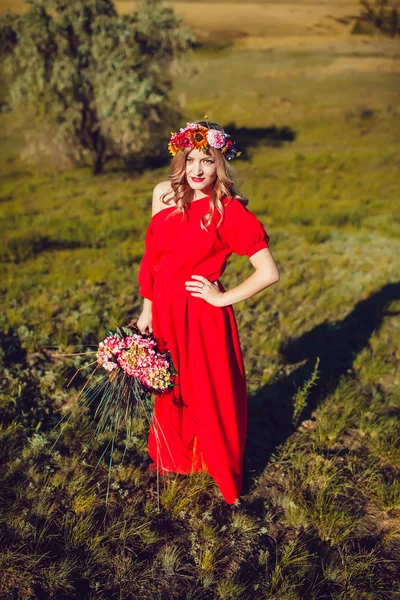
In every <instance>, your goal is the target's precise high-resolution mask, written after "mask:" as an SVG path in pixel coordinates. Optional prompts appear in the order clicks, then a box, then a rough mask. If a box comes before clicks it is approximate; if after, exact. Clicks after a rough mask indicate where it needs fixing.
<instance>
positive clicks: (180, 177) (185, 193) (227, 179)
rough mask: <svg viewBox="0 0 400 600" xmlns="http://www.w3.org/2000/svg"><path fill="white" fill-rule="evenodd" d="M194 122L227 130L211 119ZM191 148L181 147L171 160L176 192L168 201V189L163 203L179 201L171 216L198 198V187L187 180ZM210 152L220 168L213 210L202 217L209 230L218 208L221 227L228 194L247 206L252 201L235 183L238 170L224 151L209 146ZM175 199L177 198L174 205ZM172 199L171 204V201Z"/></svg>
mask: <svg viewBox="0 0 400 600" xmlns="http://www.w3.org/2000/svg"><path fill="white" fill-rule="evenodd" d="M194 122H195V123H197V124H198V125H201V126H202V127H206V128H207V129H217V130H218V131H221V132H222V133H225V131H224V129H223V128H222V127H221V125H218V123H213V122H211V121H194ZM191 151H192V148H181V149H180V150H179V151H178V152H177V153H176V154H175V156H174V157H173V158H172V159H171V166H170V173H169V179H170V182H171V188H172V192H173V195H172V196H171V197H170V198H169V200H168V201H165V202H164V200H166V198H167V196H169V195H170V194H171V190H168V191H167V192H165V193H164V194H162V195H161V202H162V203H163V204H165V205H166V206H171V205H172V206H174V204H176V209H175V210H174V211H172V212H171V213H170V214H169V215H167V219H168V218H169V217H170V216H171V215H176V214H179V213H180V214H183V213H185V212H186V205H187V204H188V203H189V202H191V201H192V199H193V197H194V190H193V189H192V188H191V187H190V185H189V184H188V182H187V179H186V157H187V155H188V154H189V153H190V152H191ZM206 154H207V155H208V156H210V157H211V158H213V159H214V160H215V164H216V167H217V177H216V180H215V183H214V188H213V190H212V192H211V194H210V206H209V211H208V212H207V213H206V214H205V215H203V216H202V218H201V223H200V226H201V228H202V229H205V230H206V231H207V230H208V229H207V228H208V226H209V225H210V223H211V222H212V219H213V216H214V212H215V210H218V212H219V213H220V220H219V221H218V224H217V227H218V225H219V224H220V223H221V222H222V220H223V217H224V204H223V203H222V198H224V197H226V196H229V197H232V198H236V199H237V200H239V201H240V202H241V203H242V204H243V205H246V204H248V202H249V200H248V198H246V197H245V196H244V195H243V194H242V193H241V192H239V191H238V190H236V189H235V186H234V182H233V175H234V169H233V168H232V166H231V164H230V162H229V161H228V160H227V159H226V158H225V157H224V155H223V154H222V152H221V151H220V150H218V149H216V148H212V147H209V148H208V150H207V152H206ZM171 201H173V203H172V204H171ZM168 202H170V204H168Z"/></svg>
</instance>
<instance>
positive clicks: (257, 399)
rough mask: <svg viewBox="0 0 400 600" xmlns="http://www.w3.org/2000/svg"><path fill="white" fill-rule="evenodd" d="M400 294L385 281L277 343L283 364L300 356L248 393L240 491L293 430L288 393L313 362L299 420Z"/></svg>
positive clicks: (345, 369)
mask: <svg viewBox="0 0 400 600" xmlns="http://www.w3.org/2000/svg"><path fill="white" fill-rule="evenodd" d="M399 297H400V283H390V284H387V285H385V286H384V287H382V288H381V289H380V290H379V291H377V292H375V293H374V294H372V295H371V296H370V297H369V298H368V299H366V300H361V301H360V302H358V303H357V304H356V306H355V307H354V309H353V310H352V311H351V312H350V313H349V314H348V315H347V316H346V317H345V318H344V319H343V320H341V321H334V322H329V321H325V322H323V323H321V324H320V325H317V326H316V327H314V328H313V329H311V330H310V331H308V332H307V333H304V334H303V335H301V336H300V337H299V338H297V339H293V341H291V342H289V343H288V344H286V345H285V347H283V349H282V351H281V352H282V354H283V359H284V361H285V362H286V364H295V363H298V362H302V361H305V362H302V364H301V366H299V367H298V368H297V369H295V370H294V371H292V372H291V373H290V375H287V376H285V377H282V378H278V379H276V380H275V381H272V382H271V383H269V384H267V385H265V386H264V387H263V388H261V389H260V390H259V391H258V392H257V393H256V394H255V395H254V396H252V397H249V405H248V428H247V444H246V451H245V458H244V466H245V468H244V479H243V488H242V494H243V495H244V494H247V493H248V492H249V491H250V489H251V487H252V486H253V485H254V479H255V478H256V477H259V476H260V475H261V474H262V472H263V471H264V469H265V468H266V466H267V464H268V461H269V459H270V457H271V454H273V453H274V452H275V451H276V449H277V447H278V446H279V445H280V444H282V443H283V442H284V441H285V440H286V439H287V438H288V437H289V436H290V435H291V434H292V433H293V431H294V430H295V427H294V426H293V423H292V417H293V396H294V394H295V392H296V391H297V389H298V388H299V387H301V386H302V385H303V383H304V382H305V381H306V380H308V379H309V378H310V377H311V375H312V373H313V371H314V367H315V365H316V363H317V362H318V361H317V358H318V357H319V359H320V362H319V365H318V371H319V372H318V379H317V382H316V385H314V386H313V387H311V388H310V392H309V395H308V398H307V406H306V408H305V409H304V411H303V412H302V413H301V417H300V420H303V419H308V418H310V416H311V413H312V412H313V410H314V409H315V408H316V407H317V406H318V405H319V404H321V403H322V402H323V401H324V399H325V398H326V397H327V396H328V395H329V394H331V393H332V392H333V391H334V390H335V388H336V387H337V384H338V382H339V379H340V377H341V376H342V375H345V374H346V373H348V372H349V370H350V371H351V370H352V366H353V363H354V360H355V358H356V357H357V355H358V354H359V352H361V350H362V349H363V348H364V347H365V346H366V345H367V344H368V341H369V339H370V336H371V334H372V333H373V331H375V330H376V329H377V328H378V327H379V326H380V324H381V322H382V319H383V317H384V316H385V315H390V314H392V315H396V314H398V313H396V312H388V311H387V310H386V307H387V305H388V304H389V303H390V302H391V301H393V300H396V299H398V298H399Z"/></svg>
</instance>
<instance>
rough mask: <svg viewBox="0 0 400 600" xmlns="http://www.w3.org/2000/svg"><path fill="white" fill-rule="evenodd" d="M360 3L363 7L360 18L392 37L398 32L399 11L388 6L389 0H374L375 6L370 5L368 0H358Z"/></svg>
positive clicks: (399, 30)
mask: <svg viewBox="0 0 400 600" xmlns="http://www.w3.org/2000/svg"><path fill="white" fill-rule="evenodd" d="M360 4H361V6H362V7H363V8H364V12H363V13H362V15H361V18H363V19H364V20H366V21H369V22H371V23H372V24H373V25H374V26H375V27H376V28H377V29H379V30H380V31H381V32H382V33H384V34H388V35H390V36H392V37H394V36H395V35H398V34H399V33H400V18H399V12H398V10H397V8H394V7H392V8H391V7H390V6H389V0H375V6H371V4H370V3H369V1H368V0H360Z"/></svg>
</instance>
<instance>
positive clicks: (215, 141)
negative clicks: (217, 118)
mask: <svg viewBox="0 0 400 600" xmlns="http://www.w3.org/2000/svg"><path fill="white" fill-rule="evenodd" d="M207 140H208V143H209V144H210V146H211V147H212V148H218V149H220V148H222V147H223V146H224V145H225V137H224V134H223V133H222V132H221V131H218V130H217V129H209V130H208V132H207Z"/></svg>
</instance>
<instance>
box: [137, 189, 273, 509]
mask: <svg viewBox="0 0 400 600" xmlns="http://www.w3.org/2000/svg"><path fill="white" fill-rule="evenodd" d="M222 202H223V204H224V207H225V215H224V221H223V223H221V224H220V225H219V227H218V228H216V224H217V223H218V221H219V219H220V213H219V211H217V210H215V212H214V215H213V221H212V223H211V225H210V226H209V227H208V229H209V231H208V232H207V231H205V230H203V229H202V228H201V227H200V219H201V216H202V215H205V214H206V213H207V212H208V208H209V206H210V197H209V196H204V197H203V198H200V199H199V200H193V201H192V202H190V203H189V204H188V205H187V209H186V211H185V214H183V215H181V214H175V215H171V217H169V218H167V216H168V215H169V214H171V212H173V210H174V209H175V206H170V207H167V208H164V209H162V210H161V211H160V212H158V213H156V214H155V215H154V216H153V217H152V219H151V222H150V224H149V226H148V228H147V230H146V237H145V253H144V255H143V258H142V261H141V264H140V269H139V274H138V282H139V293H140V295H141V296H143V297H144V298H148V299H149V300H152V318H153V335H154V336H155V337H156V338H157V339H158V342H159V348H160V350H161V351H163V350H165V349H167V350H169V352H170V353H171V357H172V360H173V362H174V366H175V368H176V370H177V371H178V375H176V376H175V378H174V381H175V383H177V384H178V385H177V386H175V387H174V388H173V390H172V391H170V392H167V393H163V394H161V395H155V404H154V411H153V417H152V422H151V427H150V432H149V438H148V451H149V455H150V457H151V458H152V459H153V461H155V462H154V463H152V464H151V467H150V469H153V470H157V469H158V471H159V472H160V473H165V472H166V471H172V472H175V473H192V472H195V471H205V472H208V473H209V474H210V475H211V476H212V478H213V479H214V481H215V482H216V483H217V485H218V487H219V489H220V491H221V493H222V495H223V497H224V499H225V501H226V502H227V503H228V504H233V503H234V502H235V500H236V499H237V498H238V497H239V495H240V492H241V488H242V480H243V466H242V465H243V455H244V448H245V442H246V429H247V389H246V375H245V369H244V364H243V356H242V351H241V347H240V342H239V335H238V329H237V324H236V319H235V314H234V311H233V306H232V305H228V306H224V307H216V306H213V305H212V304H210V303H209V302H207V301H206V300H205V299H203V298H200V297H196V296H192V295H191V291H189V290H187V289H186V286H185V281H196V280H195V279H192V278H191V276H192V274H193V275H203V276H204V277H206V278H207V279H208V280H209V281H211V282H215V281H216V280H217V279H218V278H219V277H220V276H221V275H222V274H223V273H224V271H225V268H226V264H227V261H228V259H229V257H230V255H231V254H232V253H233V252H234V253H236V254H239V255H247V256H249V257H250V256H252V255H253V254H255V253H256V252H258V251H259V250H261V249H262V248H267V247H268V242H269V236H268V234H267V232H266V230H265V227H264V225H263V224H262V223H261V222H260V221H259V220H258V219H257V217H256V216H255V215H254V214H253V213H252V212H251V211H250V210H248V209H247V208H246V207H245V206H244V205H243V204H242V203H241V202H240V201H239V200H237V199H236V198H232V197H230V196H229V197H225V198H223V200H222ZM217 285H218V287H219V288H220V290H222V291H225V288H224V286H223V285H222V283H221V282H220V281H218V282H217Z"/></svg>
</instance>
